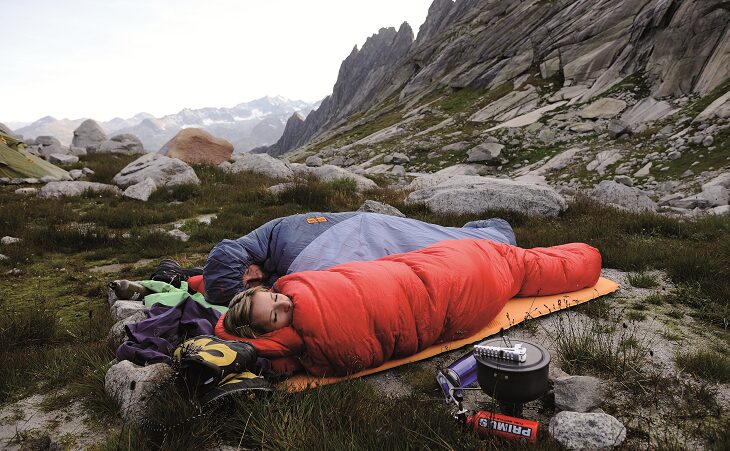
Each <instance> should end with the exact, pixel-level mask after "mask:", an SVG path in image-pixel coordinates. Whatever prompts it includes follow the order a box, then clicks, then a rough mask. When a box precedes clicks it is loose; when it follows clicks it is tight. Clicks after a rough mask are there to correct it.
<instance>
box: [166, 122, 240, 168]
mask: <svg viewBox="0 0 730 451" xmlns="http://www.w3.org/2000/svg"><path fill="white" fill-rule="evenodd" d="M159 153H160V154H162V155H166V156H168V157H172V158H179V159H181V160H182V161H184V162H186V163H188V164H213V165H218V164H221V163H223V162H224V161H228V160H229V159H230V158H231V155H232V154H233V144H231V143H229V142H228V141H226V140H225V139H221V138H216V137H215V136H213V135H211V134H210V133H208V132H206V131H205V130H202V129H200V128H193V127H191V128H185V129H183V130H181V131H180V132H179V133H178V134H177V135H175V137H173V138H172V139H171V140H170V141H168V142H167V144H165V145H164V146H162V148H161V149H160V152H159Z"/></svg>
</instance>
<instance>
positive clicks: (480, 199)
mask: <svg viewBox="0 0 730 451" xmlns="http://www.w3.org/2000/svg"><path fill="white" fill-rule="evenodd" d="M406 204H408V205H411V204H425V205H427V206H428V207H429V208H430V209H431V211H433V212H435V213H438V214H477V213H482V212H484V211H486V210H500V209H504V210H510V211H516V212H520V213H524V214H527V215H539V216H557V215H558V213H560V212H561V211H563V210H565V209H566V208H567V204H566V202H565V199H563V198H562V197H561V196H560V195H559V194H558V193H556V192H555V190H553V189H552V188H551V187H549V186H543V185H535V184H531V183H523V182H516V181H513V180H508V179H495V178H489V177H480V176H466V175H463V176H455V177H451V178H450V179H448V180H445V181H443V182H441V183H440V184H438V185H436V186H432V187H430V188H425V189H422V190H419V191H414V192H412V193H411V194H410V195H408V197H407V198H406Z"/></svg>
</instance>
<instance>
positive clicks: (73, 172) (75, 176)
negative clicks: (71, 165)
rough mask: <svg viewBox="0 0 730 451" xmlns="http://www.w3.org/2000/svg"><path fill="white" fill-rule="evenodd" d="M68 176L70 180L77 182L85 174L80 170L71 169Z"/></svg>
mask: <svg viewBox="0 0 730 451" xmlns="http://www.w3.org/2000/svg"><path fill="white" fill-rule="evenodd" d="M68 175H70V176H71V178H72V179H74V180H78V179H80V178H82V177H83V176H84V175H85V174H84V171H83V170H81V169H72V170H70V171H68Z"/></svg>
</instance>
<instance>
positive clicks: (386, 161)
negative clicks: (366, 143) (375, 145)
mask: <svg viewBox="0 0 730 451" xmlns="http://www.w3.org/2000/svg"><path fill="white" fill-rule="evenodd" d="M392 162H393V155H386V156H384V157H383V163H384V164H390V163H392Z"/></svg>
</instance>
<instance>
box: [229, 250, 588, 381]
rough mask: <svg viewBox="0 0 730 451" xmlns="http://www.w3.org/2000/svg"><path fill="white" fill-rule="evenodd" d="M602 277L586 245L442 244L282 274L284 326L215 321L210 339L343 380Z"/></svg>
mask: <svg viewBox="0 0 730 451" xmlns="http://www.w3.org/2000/svg"><path fill="white" fill-rule="evenodd" d="M600 272H601V255H600V254H599V252H598V250H597V249H595V248H593V247H591V246H588V245H587V244H581V243H573V244H565V245H562V246H555V247H550V248H535V249H529V250H525V249H521V248H519V247H515V246H510V245H506V244H501V243H495V242H493V241H488V240H466V239H465V240H455V241H443V242H440V243H437V244H434V245H432V246H429V247H427V248H424V249H421V250H417V251H413V252H408V253H405V254H395V255H390V256H387V257H383V258H381V259H378V260H373V261H369V262H352V263H346V264H343V265H339V266H335V267H333V268H329V269H326V270H322V271H305V272H300V273H295V274H290V275H287V276H284V277H282V278H280V279H279V280H278V281H277V282H276V287H275V288H276V291H278V292H280V293H283V294H285V295H287V296H289V297H290V298H291V300H292V303H293V304H294V313H293V321H292V325H291V326H289V327H285V328H283V329H279V330H276V331H273V332H270V333H268V334H265V335H263V336H261V337H259V338H255V339H242V338H240V337H236V336H233V335H231V334H228V333H227V332H225V330H224V329H223V322H222V321H223V317H221V319H220V321H219V322H218V325H217V326H216V335H218V336H220V337H222V338H225V339H229V340H231V339H233V340H245V341H248V342H250V343H252V344H253V345H254V346H256V348H257V349H258V350H259V355H260V356H262V357H287V356H298V358H299V361H300V362H301V364H302V365H303V366H304V368H305V369H306V370H307V371H308V372H309V373H310V374H312V375H315V376H333V375H346V374H352V373H356V372H358V371H361V370H363V369H366V368H372V367H377V366H380V365H381V364H382V363H383V362H385V361H387V360H390V359H394V358H400V357H406V356H409V355H412V354H415V353H416V352H418V351H421V350H423V349H425V348H427V347H429V346H431V345H433V344H434V343H440V342H449V341H452V340H457V339H460V338H464V337H467V336H469V335H472V334H474V333H475V332H476V331H478V330H480V329H482V328H483V327H485V326H486V325H487V324H488V323H489V322H490V321H491V320H492V319H493V318H494V317H495V316H496V315H497V313H499V311H500V310H501V309H502V307H504V304H505V303H506V302H507V301H508V300H509V299H511V298H513V297H515V296H547V295H551V294H558V293H565V292H570V291H576V290H580V289H583V288H587V287H591V286H593V285H595V284H596V282H597V281H598V278H599V276H600ZM281 368H282V367H281V366H279V369H281ZM283 368H287V367H286V366H284V367H283Z"/></svg>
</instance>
